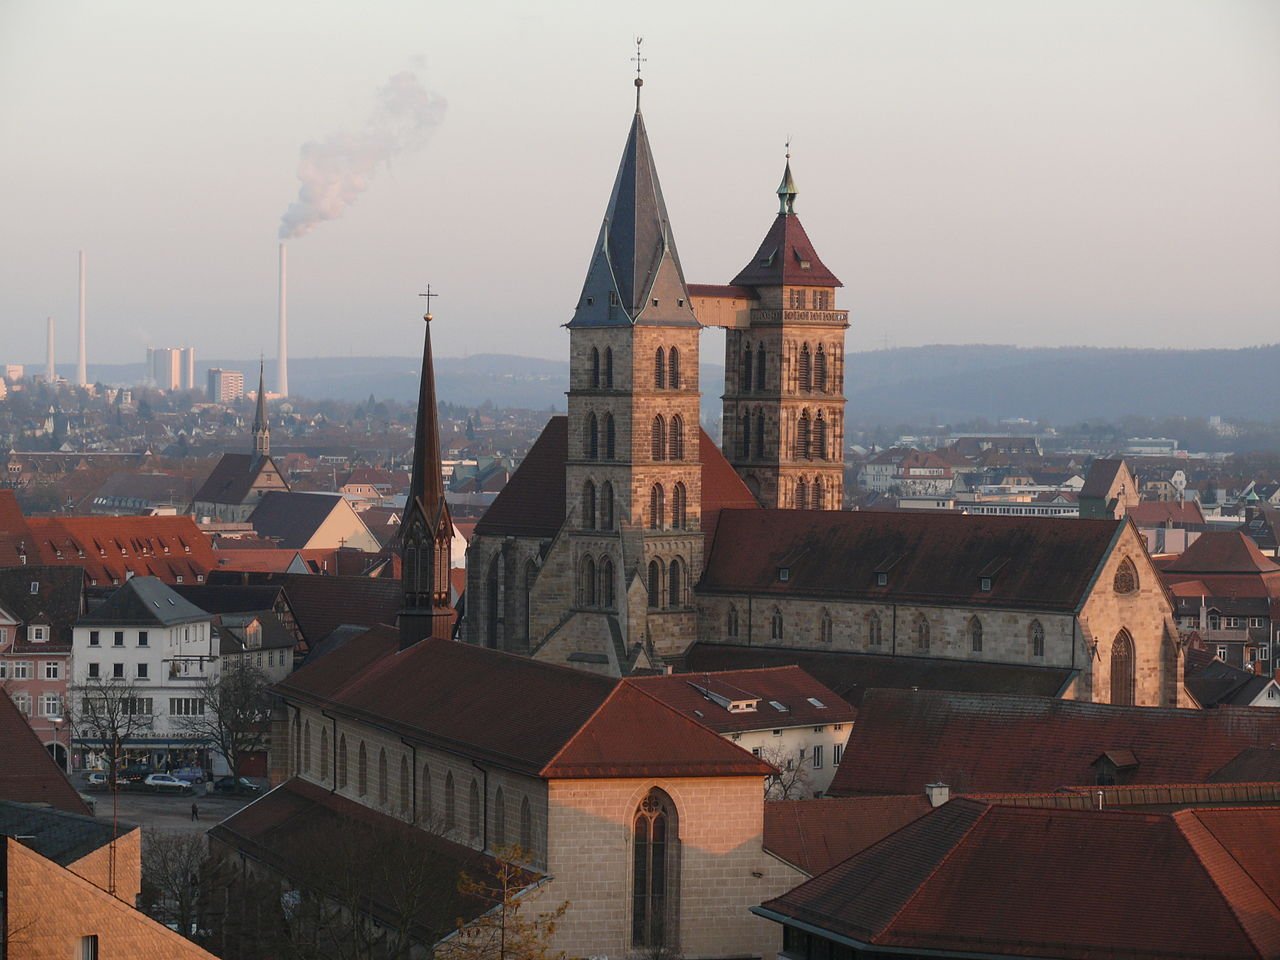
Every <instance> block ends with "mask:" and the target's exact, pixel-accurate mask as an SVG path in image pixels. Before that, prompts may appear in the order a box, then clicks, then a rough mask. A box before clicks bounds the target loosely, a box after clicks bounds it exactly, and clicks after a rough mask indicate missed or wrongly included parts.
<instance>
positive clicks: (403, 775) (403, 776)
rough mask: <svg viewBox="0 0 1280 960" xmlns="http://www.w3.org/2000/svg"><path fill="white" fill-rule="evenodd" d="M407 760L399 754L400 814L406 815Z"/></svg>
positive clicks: (407, 802)
mask: <svg viewBox="0 0 1280 960" xmlns="http://www.w3.org/2000/svg"><path fill="white" fill-rule="evenodd" d="M410 789H411V784H410V783H409V758H408V757H406V756H405V755H404V754H403V753H402V754H400V812H401V813H402V814H407V813H408V812H409V790H410Z"/></svg>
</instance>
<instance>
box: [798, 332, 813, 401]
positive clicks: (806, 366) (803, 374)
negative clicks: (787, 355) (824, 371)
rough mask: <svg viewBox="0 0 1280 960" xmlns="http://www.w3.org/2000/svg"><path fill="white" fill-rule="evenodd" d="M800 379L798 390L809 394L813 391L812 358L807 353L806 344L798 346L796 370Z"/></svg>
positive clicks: (807, 346)
mask: <svg viewBox="0 0 1280 960" xmlns="http://www.w3.org/2000/svg"><path fill="white" fill-rule="evenodd" d="M797 370H798V372H799V377H800V389H801V390H802V391H803V392H804V393H809V392H810V391H811V390H812V389H813V357H812V356H811V355H810V353H809V345H808V344H807V343H805V344H802V345H801V346H800V364H799V366H798V368H797Z"/></svg>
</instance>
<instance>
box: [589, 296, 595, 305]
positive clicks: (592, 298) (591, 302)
mask: <svg viewBox="0 0 1280 960" xmlns="http://www.w3.org/2000/svg"><path fill="white" fill-rule="evenodd" d="M595 302H596V298H595V297H587V306H588V307H589V306H591V305H592V304H593V303H595Z"/></svg>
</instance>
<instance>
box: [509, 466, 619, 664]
mask: <svg viewBox="0 0 1280 960" xmlns="http://www.w3.org/2000/svg"><path fill="white" fill-rule="evenodd" d="M605 486H606V487H607V486H608V484H605ZM537 579H538V565H537V564H536V563H534V562H533V561H532V560H529V561H528V562H526V563H525V565H524V636H525V639H526V640H527V639H529V634H530V633H531V632H532V628H533V582H534V581H535V580H537Z"/></svg>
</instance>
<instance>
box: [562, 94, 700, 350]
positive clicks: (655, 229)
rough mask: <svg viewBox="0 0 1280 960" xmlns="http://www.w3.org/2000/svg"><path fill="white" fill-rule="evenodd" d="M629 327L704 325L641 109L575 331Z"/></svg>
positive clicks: (616, 182)
mask: <svg viewBox="0 0 1280 960" xmlns="http://www.w3.org/2000/svg"><path fill="white" fill-rule="evenodd" d="M615 300H616V303H614V301H615ZM631 324H662V325H676V326H689V327H696V326H698V320H697V318H696V317H695V316H694V315H693V306H692V304H691V303H690V302H689V291H688V289H687V288H686V287H685V282H684V271H683V270H682V269H681V267H680V256H679V254H678V253H677V252H676V242H675V237H674V235H673V234H672V232H671V220H670V218H669V217H668V216H667V206H666V203H665V202H664V201H663V199H662V187H661V186H660V185H659V183H658V171H657V168H656V167H655V166H654V162H653V153H652V151H651V149H650V147H649V136H648V134H647V133H646V132H645V126H644V117H643V116H641V114H640V110H639V105H638V104H637V109H636V114H635V118H634V119H633V120H632V122H631V131H630V133H628V134H627V143H626V146H625V148H624V149H623V151H622V162H621V163H620V164H619V165H618V175H617V178H616V179H615V180H614V183H613V192H612V193H611V194H610V195H609V205H608V207H606V209H605V214H604V224H603V225H602V226H601V227H600V236H599V238H598V239H597V240H596V247H595V251H594V253H593V254H592V258H591V265H590V267H589V268H588V270H587V279H586V282H585V283H584V284H583V286H582V295H581V297H579V299H578V306H577V309H576V310H575V311H574V314H573V319H572V320H571V321H569V327H570V328H577V327H618V326H628V325H631Z"/></svg>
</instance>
